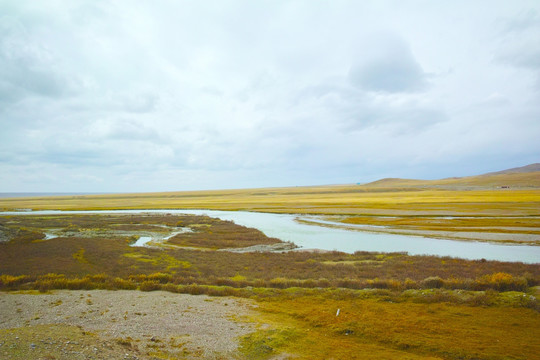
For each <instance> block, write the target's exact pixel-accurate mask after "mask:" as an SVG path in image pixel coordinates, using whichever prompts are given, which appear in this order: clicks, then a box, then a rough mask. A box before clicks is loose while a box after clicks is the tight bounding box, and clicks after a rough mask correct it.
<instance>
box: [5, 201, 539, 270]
mask: <svg viewBox="0 0 540 360" xmlns="http://www.w3.org/2000/svg"><path fill="white" fill-rule="evenodd" d="M87 213H96V214H102V213H128V214H129V213H131V214H133V213H171V214H192V215H208V216H212V217H217V218H220V219H222V220H232V221H234V222H235V223H236V224H239V225H244V226H248V227H253V228H256V229H259V230H261V231H262V232H264V233H265V234H266V235H267V236H270V237H275V238H278V239H281V240H283V241H291V242H294V243H295V244H296V245H298V246H300V247H301V248H305V249H322V250H338V251H343V252H348V253H352V252H355V251H377V252H407V253H409V254H410V255H437V256H451V257H457V258H464V259H471V260H476V259H486V260H499V261H521V262H524V263H540V246H527V245H507V244H505V245H499V244H495V243H488V242H477V241H456V240H442V239H434V238H427V237H421V236H408V235H396V234H384V233H371V232H366V231H358V230H348V229H339V228H332V227H326V226H324V224H323V223H321V226H319V225H316V224H309V225H308V224H303V223H299V222H298V221H296V219H297V218H299V217H300V218H301V217H302V215H298V214H270V213H257V212H247V211H218V210H182V209H168V210H104V211H55V210H46V211H31V212H0V215H31V214H35V215H48V214H87ZM310 220H311V218H310Z"/></svg>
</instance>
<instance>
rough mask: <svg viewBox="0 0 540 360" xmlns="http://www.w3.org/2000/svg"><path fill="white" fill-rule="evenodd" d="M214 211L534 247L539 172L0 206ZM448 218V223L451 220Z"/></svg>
mask: <svg viewBox="0 0 540 360" xmlns="http://www.w3.org/2000/svg"><path fill="white" fill-rule="evenodd" d="M173 208H174V209H213V210H244V211H258V212H271V213H295V214H313V215H326V216H331V220H337V221H340V222H343V223H344V224H362V225H376V226H383V228H378V229H371V231H381V232H392V233H404V234H414V235H421V236H428V237H435V238H450V239H459V240H474V241H500V242H505V243H527V244H531V245H539V244H540V172H528V173H510V174H496V175H484V176H476V177H468V178H457V179H443V180H433V181H425V180H406V179H384V180H380V181H376V182H374V183H370V184H364V185H333V186H312V187H291V188H267V189H244V190H219V191H193V192H167V193H142V194H114V195H94V196H62V197H55V198H48V197H41V198H12V199H0V209H4V210H14V209H34V210H46V209H56V210H107V209H173ZM448 217H453V218H452V219H450V218H448Z"/></svg>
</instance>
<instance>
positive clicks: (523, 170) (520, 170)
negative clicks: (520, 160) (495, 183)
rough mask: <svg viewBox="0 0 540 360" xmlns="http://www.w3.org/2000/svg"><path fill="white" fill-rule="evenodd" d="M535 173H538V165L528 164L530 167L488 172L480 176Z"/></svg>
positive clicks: (539, 166) (539, 165)
mask: <svg viewBox="0 0 540 360" xmlns="http://www.w3.org/2000/svg"><path fill="white" fill-rule="evenodd" d="M537 171H540V163H535V164H530V165H526V166H521V167H516V168H512V169H507V170H502V171H496V172H490V173H487V174H484V175H482V176H488V175H500V174H515V173H529V172H537Z"/></svg>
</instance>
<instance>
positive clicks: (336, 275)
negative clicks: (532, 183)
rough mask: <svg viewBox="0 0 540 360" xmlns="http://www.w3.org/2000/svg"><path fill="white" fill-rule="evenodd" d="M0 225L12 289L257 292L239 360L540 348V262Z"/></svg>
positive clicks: (136, 230) (68, 224)
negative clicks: (280, 247) (152, 240)
mask: <svg viewBox="0 0 540 360" xmlns="http://www.w3.org/2000/svg"><path fill="white" fill-rule="evenodd" d="M0 226H1V229H2V232H3V234H4V237H9V241H6V242H3V243H0V274H1V275H0V289H1V290H3V291H21V290H22V291H29V290H38V291H40V292H42V293H47V292H49V291H53V290H55V289H71V290H90V289H109V290H116V289H125V290H133V291H135V290H140V291H155V290H165V291H169V292H172V293H186V294H192V295H199V294H207V295H211V296H234V297H240V298H249V299H252V300H254V301H256V303H257V315H256V316H254V318H253V319H252V321H253V322H254V323H255V324H258V329H257V330H256V331H255V332H253V333H251V334H249V335H246V336H244V337H242V338H241V339H240V345H241V346H240V353H239V354H238V355H237V357H238V358H248V359H256V358H261V359H264V358H270V357H272V356H275V355H278V354H282V355H283V354H285V355H283V356H284V357H285V358H286V357H289V356H290V357H295V358H305V359H320V358H336V359H339V358H346V357H349V358H359V359H360V358H372V359H427V358H441V359H473V358H475V359H505V358H515V359H532V358H534V357H535V356H536V354H538V350H540V349H539V347H540V344H539V342H538V340H537V339H538V335H539V333H538V331H539V330H538V329H540V305H539V302H538V300H537V287H538V285H540V267H538V265H535V264H522V263H505V262H497V261H467V260H462V259H454V258H439V257H431V256H408V255H406V254H401V253H391V254H379V253H367V252H357V253H355V254H345V253H340V252H326V253H325V252H322V253H319V252H314V253H312V252H295V251H291V252H285V253H271V252H255V253H234V252H227V251H222V250H224V249H235V248H238V247H243V246H246V245H247V246H251V245H253V244H273V243H276V242H279V240H277V239H271V238H267V237H266V236H264V234H262V233H260V232H258V231H256V230H253V229H247V228H245V227H241V226H238V225H236V224H233V223H231V222H226V221H221V220H218V219H211V218H208V217H197V216H183V215H166V214H162V215H140V214H136V215H88V214H86V215H47V216H35V215H23V216H2V217H0ZM177 228H190V229H191V231H190V232H180V233H178V234H176V235H174V236H173V237H171V238H168V239H167V240H166V241H165V242H163V243H158V244H156V245H155V246H153V247H133V246H130V245H132V244H133V242H134V241H135V240H136V238H137V237H138V236H139V235H140V234H145V235H147V234H154V235H155V236H159V235H160V234H161V235H163V237H166V236H165V235H167V234H170V233H175V229H177ZM51 232H54V233H55V234H56V236H57V237H53V238H47V236H46V234H50V233H51ZM216 234H217V235H216ZM235 239H238V240H237V241H236V243H235ZM337 309H340V313H339V315H338V316H336V312H337ZM17 331H18V332H17ZM17 331H16V332H17V333H22V332H24V331H23V330H17ZM508 333H510V334H511V335H506V334H508ZM10 334H11V332H10ZM286 354H289V355H286ZM139 355H140V356H141V357H142V358H145V357H144V354H139ZM147 358H152V357H147ZM173 358H174V357H173Z"/></svg>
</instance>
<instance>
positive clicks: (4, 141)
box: [0, 0, 540, 192]
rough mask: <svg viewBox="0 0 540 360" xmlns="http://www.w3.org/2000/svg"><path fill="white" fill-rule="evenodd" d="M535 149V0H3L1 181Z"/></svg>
mask: <svg viewBox="0 0 540 360" xmlns="http://www.w3.org/2000/svg"><path fill="white" fill-rule="evenodd" d="M539 161H540V2H538V1H537V0H532V1H518V0H512V1H509V0H505V1H493V0H489V1H402V0H396V1H379V0H377V1H339V0H332V1H317V0H306V1H247V0H246V1H172V0H171V1H160V0H156V1H132V0H129V1H128V0H126V1H122V0H120V1H95V0H89V1H74V0H65V1H53V0H47V1H23V0H13V1H11V0H2V1H0V192H16V191H36V192H46V191H57V192H137V191H141V192H142V191H168V190H171V191H172V190H195V189H223V188H245V187H267V186H295V185H315V184H338V183H357V182H367V181H372V180H377V179H379V178H383V177H408V178H424V179H434V178H443V177H450V176H464V175H473V174H479V173H483V172H487V171H496V170H502V169H505V168H510V167H516V166H522V165H526V164H529V163H533V162H539Z"/></svg>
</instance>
